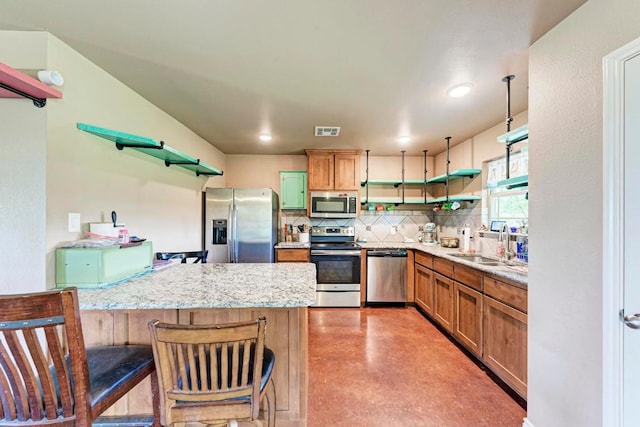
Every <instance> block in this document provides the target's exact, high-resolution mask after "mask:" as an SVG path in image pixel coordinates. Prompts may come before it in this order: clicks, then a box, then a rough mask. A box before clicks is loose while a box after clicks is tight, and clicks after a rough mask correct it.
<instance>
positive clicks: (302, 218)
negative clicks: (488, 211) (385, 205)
mask: <svg viewBox="0 0 640 427" xmlns="http://www.w3.org/2000/svg"><path fill="white" fill-rule="evenodd" d="M427 222H434V223H436V225H437V227H438V228H437V230H438V236H447V237H455V236H458V229H462V228H464V226H465V224H469V227H471V229H472V230H478V229H479V228H480V226H481V225H482V209H481V206H480V203H473V204H471V203H469V204H468V206H465V208H464V209H458V210H456V211H437V212H435V211H433V210H427V209H424V210H399V209H398V210H393V211H386V210H385V211H362V212H361V214H360V217H358V218H355V219H316V218H308V217H307V216H306V211H305V210H287V211H281V219H280V224H281V225H284V224H293V225H294V230H295V228H296V227H295V226H297V225H299V224H306V225H310V226H314V225H351V226H353V227H355V232H356V238H357V239H366V240H367V241H368V242H402V241H403V240H405V239H413V240H414V241H416V242H417V241H418V237H419V236H420V235H421V234H422V227H423V226H424V224H426V223H427Z"/></svg>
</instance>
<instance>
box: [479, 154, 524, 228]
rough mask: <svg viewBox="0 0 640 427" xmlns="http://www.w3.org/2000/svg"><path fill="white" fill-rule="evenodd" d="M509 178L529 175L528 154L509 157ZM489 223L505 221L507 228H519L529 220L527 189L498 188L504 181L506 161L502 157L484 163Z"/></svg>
mask: <svg viewBox="0 0 640 427" xmlns="http://www.w3.org/2000/svg"><path fill="white" fill-rule="evenodd" d="M510 157H511V158H510V163H511V165H510V166H511V170H510V171H509V177H510V178H515V177H518V176H523V175H527V174H528V173H529V153H528V152H527V151H520V152H518V153H514V154H512V155H511V156H510ZM486 167H487V195H488V204H487V205H488V208H489V209H488V211H489V212H488V213H489V223H490V222H491V221H493V220H500V221H506V222H507V224H509V226H516V227H518V226H521V225H524V224H526V222H527V220H528V219H529V200H528V194H529V192H528V188H527V187H519V188H514V189H511V190H509V189H507V188H506V187H498V185H497V183H498V181H500V180H503V179H506V159H505V158H504V157H502V158H499V159H496V160H492V161H489V162H487V163H486Z"/></svg>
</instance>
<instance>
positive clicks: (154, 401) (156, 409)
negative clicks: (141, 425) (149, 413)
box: [150, 371, 162, 427]
mask: <svg viewBox="0 0 640 427" xmlns="http://www.w3.org/2000/svg"><path fill="white" fill-rule="evenodd" d="M150 376H151V405H152V406H153V427H161V426H162V424H160V386H159V385H158V376H157V375H156V372H155V371H153V372H152V373H151V375H150Z"/></svg>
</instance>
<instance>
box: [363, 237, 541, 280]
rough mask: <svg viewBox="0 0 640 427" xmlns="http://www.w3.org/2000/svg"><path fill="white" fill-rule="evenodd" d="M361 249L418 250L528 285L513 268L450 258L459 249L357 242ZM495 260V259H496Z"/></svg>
mask: <svg viewBox="0 0 640 427" xmlns="http://www.w3.org/2000/svg"><path fill="white" fill-rule="evenodd" d="M358 245H360V247H361V248H364V249H382V248H384V249H414V250H419V251H422V252H425V253H428V254H431V255H435V256H438V257H441V258H444V259H448V260H449V261H453V262H457V263H460V264H463V265H466V266H468V267H472V268H475V269H476V270H480V271H483V272H485V273H491V274H494V275H496V276H498V277H504V278H506V279H509V280H512V281H514V282H516V283H519V284H521V285H524V287H525V288H526V287H527V286H528V284H529V277H528V274H527V273H521V272H518V271H516V270H515V269H514V268H511V267H509V266H507V265H500V266H492V265H483V264H478V263H476V262H472V261H468V260H466V259H464V258H462V257H455V256H451V254H456V253H460V250H459V249H449V248H443V247H441V246H439V245H436V246H429V245H425V244H423V243H420V242H414V243H402V242H395V243H392V242H366V243H365V242H358ZM478 255H482V256H487V255H483V254H478ZM487 257H488V258H496V257H495V256H492V255H489V256H487ZM496 259H497V258H496Z"/></svg>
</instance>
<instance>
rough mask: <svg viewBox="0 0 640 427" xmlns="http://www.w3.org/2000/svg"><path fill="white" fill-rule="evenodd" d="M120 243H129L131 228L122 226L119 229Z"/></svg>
mask: <svg viewBox="0 0 640 427" xmlns="http://www.w3.org/2000/svg"><path fill="white" fill-rule="evenodd" d="M118 243H120V244H121V245H126V244H128V243H129V230H127V229H126V228H121V229H120V230H119V231H118Z"/></svg>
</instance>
